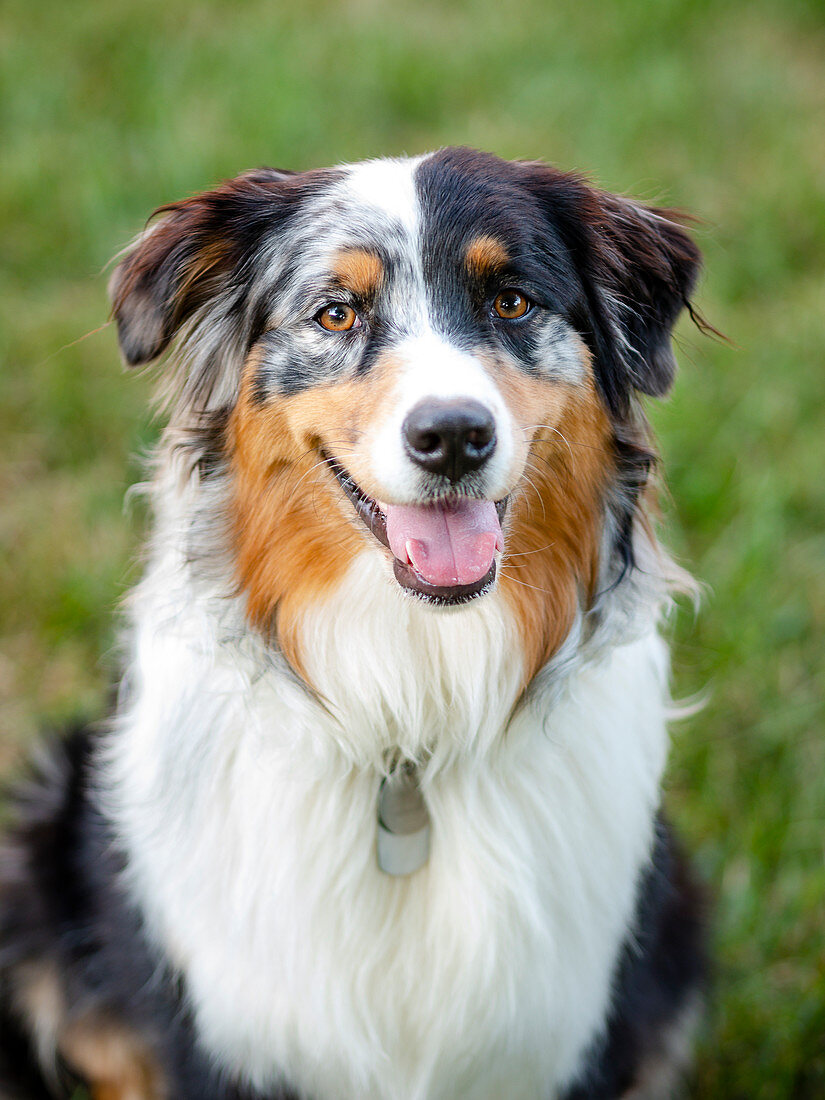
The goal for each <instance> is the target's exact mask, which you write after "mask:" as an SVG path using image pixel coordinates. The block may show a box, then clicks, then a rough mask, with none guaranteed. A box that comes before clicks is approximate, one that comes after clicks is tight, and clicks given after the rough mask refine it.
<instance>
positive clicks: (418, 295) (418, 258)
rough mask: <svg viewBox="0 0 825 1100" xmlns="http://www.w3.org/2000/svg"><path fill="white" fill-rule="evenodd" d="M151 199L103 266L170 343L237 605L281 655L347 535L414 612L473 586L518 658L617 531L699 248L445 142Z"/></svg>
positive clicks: (651, 215)
mask: <svg viewBox="0 0 825 1100" xmlns="http://www.w3.org/2000/svg"><path fill="white" fill-rule="evenodd" d="M158 214H159V218H158V220H157V221H156V222H155V223H154V224H153V226H152V227H151V228H150V229H149V230H147V231H146V232H145V233H144V234H143V236H142V237H141V238H140V239H139V241H138V242H137V244H136V246H135V247H134V248H133V249H132V250H131V251H130V252H129V253H128V254H127V255H126V257H125V258H124V259H122V261H121V262H120V264H119V266H118V268H117V270H116V272H115V275H114V278H113V281H112V294H113V301H114V314H115V318H116V320H117V324H118V332H119V336H120V341H121V347H122V349H123V354H124V356H125V358H126V360H127V362H128V363H130V364H141V363H146V362H149V361H150V360H153V359H155V358H156V357H157V356H159V355H160V354H161V353H162V352H163V351H164V350H165V349H166V348H167V346H168V345H169V344H170V343H171V342H172V341H173V339H174V338H175V337H180V338H181V350H180V355H179V361H178V373H177V375H176V378H177V382H176V394H177V404H176V411H175V412H174V414H173V415H174V417H175V419H176V420H177V421H178V426H179V427H184V428H186V429H187V430H189V431H191V432H194V433H195V436H196V438H198V439H199V440H200V442H199V449H200V465H199V470H200V474H199V476H201V477H203V478H206V479H208V478H209V477H210V476H215V472H216V471H220V473H221V474H222V475H224V476H226V477H227V478H228V479H229V482H230V486H231V489H230V495H231V501H232V505H231V508H232V538H233V543H234V546H233V548H234V553H235V555H236V560H237V575H238V579H239V582H240V584H241V585H242V587H243V589H244V590H245V592H246V596H247V605H248V613H249V616H250V619H251V620H252V621H253V622H254V623H255V624H256V625H257V626H259V627H261V628H265V629H272V628H273V625H274V626H275V629H276V631H277V633H278V634H279V635H280V636H281V641H282V644H285V645H286V648H287V649H289V643H288V638H287V635H288V634H289V627H288V623H289V622H290V621H291V619H294V617H295V614H296V608H298V607H300V606H301V605H302V603H306V602H307V601H311V600H313V599H318V598H323V596H324V593H325V592H327V591H329V590H330V589H332V588H334V587H335V586H336V585H337V584H338V583H340V581H341V579H342V577H343V576H344V575H345V573H346V571H347V569H348V568H349V566H350V563H351V561H352V559H353V557H355V556H358V555H360V554H362V553H370V554H373V555H378V556H379V557H380V558H383V559H384V561H385V565H386V569H385V578H386V579H385V583H387V584H390V585H393V586H397V587H398V588H399V590H404V592H405V593H406V594H409V595H411V596H412V597H414V598H417V599H419V600H422V601H426V602H429V603H431V604H433V605H436V606H437V607H443V606H446V605H461V604H464V603H466V602H467V601H469V600H472V599H474V598H476V597H480V596H485V595H486V594H487V593H488V592H490V591H491V590H492V589H493V588H494V587H495V586H496V585H497V584H498V585H500V587H501V588H502V590H503V591H504V594H505V595H506V596H507V598H508V599H509V600H510V602H511V604H512V605H513V606H514V607H515V608H516V609H517V612H518V616H519V619H520V621H521V622H522V623H523V625H524V631H525V638H529V639H530V642H529V645H530V647H531V648H532V649H534V650H535V653H534V661H533V663H534V664H536V663H540V661H541V660H542V659H544V658H545V657H546V656H547V654H548V653H549V652H552V650H553V648H554V647H555V646H557V645H558V643H559V642H560V640H561V639H562V638H563V637H564V635H565V632H566V628H567V627H569V624H570V621H571V616H572V615H573V613H574V610H575V608H576V607H577V606H581V605H582V604H585V605H586V604H587V602H588V601H589V600H592V599H593V598H594V596H595V593H596V589H597V587H598V586H599V585H600V584H601V583H602V582H603V581H604V579H605V578H609V577H610V576H611V572H610V562H609V561H607V560H606V558H615V560H616V563H617V564H616V567H615V569H614V572H613V580H614V581H615V577H616V576H618V575H619V570H620V569H624V568H626V565H627V561H628V558H629V555H630V553H631V550H630V547H631V545H632V527H633V514H634V509H635V507H636V500H637V495H638V491H639V489H640V487H641V486H642V484H643V482H644V478H645V474H646V470H647V463H648V461H649V452H648V451H647V450H646V448H645V446H644V439H643V435H642V434H641V433H640V430H639V429H640V423H641V421H640V418H639V412H638V401H637V395H638V394H639V393H643V394H652V395H661V394H664V393H665V392H666V390H667V389H668V387H669V386H670V383H671V381H672V379H673V374H674V361H673V356H672V352H671V347H670V334H671V329H672V326H673V323H674V321H675V320H676V318H677V316H678V314H679V312H680V311H681V309H682V308H683V306H685V305H687V303H688V296H689V294H690V292H691V289H692V287H693V284H694V281H695V278H696V273H697V268H698V262H699V254H698V251H697V249H696V247H695V245H694V244H693V243H692V241H691V240H690V238H689V237H688V236H687V235H686V233H685V232H684V230H683V229H682V228H680V227H679V226H678V225H677V224H675V223H674V220H673V217H672V216H671V215H670V214H669V213H668V212H666V211H656V210H652V209H649V208H647V207H645V206H641V205H639V204H637V203H634V202H630V201H627V200H624V199H621V198H617V197H616V196H613V195H610V194H607V193H605V192H602V191H599V190H596V189H594V188H593V187H591V186H589V185H588V184H587V183H585V182H584V181H583V180H582V179H581V178H579V177H577V176H574V175H570V174H565V173H562V172H559V171H557V170H555V169H552V168H549V167H546V166H544V165H539V164H535V163H511V162H505V161H502V160H499V159H497V158H496V157H493V156H490V155H486V154H482V153H476V152H472V151H469V150H465V149H446V150H442V151H440V152H438V153H434V154H432V155H430V156H426V157H422V158H418V159H413V160H379V161H372V162H368V163H365V164H360V165H355V166H351V167H343V168H338V169H332V170H329V171H322V172H306V173H299V174H290V173H286V172H279V171H275V170H266V169H264V170H260V171H256V172H251V173H248V174H246V175H243V176H240V177H238V178H237V179H235V180H232V181H230V182H229V183H226V184H224V185H222V186H221V187H219V188H217V189H216V190H214V191H211V192H207V193H205V194H203V195H198V196H196V197H194V198H191V199H188V200H185V201H183V202H179V203H174V204H171V205H170V206H167V207H164V208H162V209H161V210H160V211H159V212H158ZM607 527H611V530H612V532H613V534H612V536H611V539H612V545H610V546H607V547H606V545H605V531H606V529H607ZM497 573H498V576H497Z"/></svg>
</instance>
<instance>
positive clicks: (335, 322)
mask: <svg viewBox="0 0 825 1100" xmlns="http://www.w3.org/2000/svg"><path fill="white" fill-rule="evenodd" d="M315 320H316V321H317V322H318V324H319V325H320V326H321V328H325V329H326V330H327V332H347V331H348V330H349V329H351V328H352V327H353V325H354V324H355V322H356V321H357V320H358V314H357V313H356V312H355V310H354V309H353V308H352V306H347V305H344V303H343V302H333V303H332V305H329V306H324V308H323V309H322V310H321V311H320V312H319V313H316V314H315Z"/></svg>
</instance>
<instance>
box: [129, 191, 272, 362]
mask: <svg viewBox="0 0 825 1100" xmlns="http://www.w3.org/2000/svg"><path fill="white" fill-rule="evenodd" d="M288 175H289V173H286V172H280V171H277V170H275V169H259V170H257V171H254V172H248V173H245V174H244V175H241V176H238V177H237V178H236V179H233V180H229V181H228V182H227V183H224V184H221V186H220V187H217V188H215V190H213V191H207V192H204V193H203V194H201V195H196V196H194V197H193V198H190V199H184V200H183V201H181V202H175V203H170V204H169V205H167V206H162V207H160V208H159V209H158V210H156V211H155V213H154V215H153V217H156V218H158V220H157V221H156V222H155V223H154V224H153V225H151V226H150V227H149V228H148V229H146V230H145V231H144V232H143V233H142V234H141V236H140V237H139V238H138V240H137V241H136V243H135V244H134V246H133V247H132V248H131V249H130V250H129V251H128V252H127V254H126V256H125V257H124V258H123V259H122V260H121V261H120V263H119V264H118V265H117V267H116V268H115V271H114V274H113V276H112V279H111V281H110V283H109V294H110V297H111V300H112V312H113V315H114V318H115V320H116V322H117V330H118V338H119V340H120V347H121V351H122V352H123V357H124V359H125V361H126V363H127V364H128V365H129V366H138V365H140V364H142V363H149V362H151V360H153V359H156V358H157V357H158V356H159V355H160V354H161V353H162V352H163V351H164V350H165V349H166V347H167V346H168V345H169V342H170V341H171V340H172V338H173V337H174V336H175V334H176V333H177V332H178V331H179V330H180V329H181V327H182V326H183V325H184V324H185V323H186V322H187V321H189V320H190V319H191V318H192V317H193V316H194V315H195V314H196V313H198V311H199V310H200V309H201V308H202V307H204V306H206V305H207V304H208V303H209V302H210V301H213V300H216V299H218V298H220V297H221V296H224V297H226V296H229V297H230V298H231V297H232V296H236V297H237V296H239V295H240V293H241V292H242V290H243V289H244V276H248V275H249V271H248V266H249V261H250V257H251V255H252V253H253V251H254V248H255V246H256V244H257V243H258V242H259V241H260V238H261V235H262V233H263V232H264V231H265V230H266V228H267V227H269V226H271V225H272V224H273V223H274V222H275V221H277V211H278V198H279V188H278V184H279V182H280V181H281V180H283V179H285V178H287V177H288ZM242 269H245V270H242Z"/></svg>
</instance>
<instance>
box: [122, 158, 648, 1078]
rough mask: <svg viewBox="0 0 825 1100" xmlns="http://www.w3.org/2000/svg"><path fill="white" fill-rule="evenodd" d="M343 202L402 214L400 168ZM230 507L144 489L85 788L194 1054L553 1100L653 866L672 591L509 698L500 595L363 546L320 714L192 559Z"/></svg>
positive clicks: (514, 679)
mask: <svg viewBox="0 0 825 1100" xmlns="http://www.w3.org/2000/svg"><path fill="white" fill-rule="evenodd" d="M406 170H407V172H409V169H406ZM356 182H357V188H360V193H361V197H362V198H364V200H365V201H370V202H375V203H376V204H377V205H381V204H383V207H384V209H385V212H388V213H391V214H392V215H393V216H394V217H395V216H397V217H398V218H399V219H401V220H402V221H403V220H404V218H405V217H406V215H405V210H407V211H408V208H409V192H407V191H404V189H403V187H402V186H401V182H403V172H402V171H401V169H400V168H399V167H398V166H397V165H396V164H395V163H394V162H393V164H391V165H390V166H385V167H383V168H381V169H379V168H374V167H372V168H370V167H369V166H367V168H365V169H362V170H361V175H360V176H357V179H356ZM393 187H394V188H396V191H394V192H393V193H392V194H393V196H394V197H392V198H387V197H386V196H387V188H390V190H392V188H393ZM357 188H356V190H357ZM381 196H384V199H383V200H382V199H381ZM405 204H406V206H405ZM408 224H410V225H414V219H413V220H412V222H410V221H409V219H408ZM463 365H464V366H466V364H463ZM493 399H494V395H493V398H491V400H493ZM220 492H221V490H220V488H214V487H213V488H211V489H206V488H205V487H203V486H201V485H199V484H198V480H197V477H196V476H194V475H192V476H188V475H187V474H185V473H184V474H182V473H181V459H180V458H175V457H174V455H173V453H172V452H169V453H168V454H167V457H166V458H165V459H164V460H163V461H162V462H161V464H160V466H159V473H158V476H157V478H156V481H155V485H154V498H155V506H156V514H157V519H156V533H155V537H154V541H153V548H152V552H151V558H150V563H149V568H148V571H147V574H146V577H145V579H144V581H143V583H142V584H141V585H140V586H139V588H138V589H137V591H136V593H135V594H134V596H133V598H132V601H131V605H130V615H131V619H132V632H131V646H132V652H131V660H130V671H129V674H128V677H127V680H126V689H125V698H124V702H123V705H122V708H121V717H120V718H119V720H118V723H117V725H116V727H115V728H114V730H113V732H112V735H111V737H110V739H109V743H108V746H107V750H106V757H105V760H104V769H105V770H104V776H103V782H102V784H101V789H102V790H103V791H105V792H106V793H105V795H104V794H101V799H102V800H103V802H104V805H105V808H106V810H107V812H108V814H109V815H110V817H111V819H112V821H113V824H114V828H115V830H116V833H117V836H118V837H119V840H120V842H121V843H122V845H123V846H124V848H125V850H126V852H127V855H128V857H129V871H128V880H127V885H128V888H129V890H130V891H131V892H132V894H133V896H134V897H135V899H136V901H137V903H138V904H139V906H140V907H141V909H142V911H143V912H144V914H145V916H146V921H147V927H148V929H149V932H150V935H151V937H152V938H153V939H154V940H155V941H156V942H157V944H158V945H159V946H160V947H161V948H162V950H163V951H164V952H165V953H166V954H167V955H168V956H169V957H170V958H171V960H172V962H173V964H174V965H175V966H176V967H178V968H179V969H180V971H181V973H182V974H183V975H184V977H185V979H186V986H187V989H188V990H189V994H190V997H191V1002H192V1007H193V1011H194V1015H195V1020H196V1026H197V1031H198V1035H199V1037H200V1041H201V1042H202V1044H203V1046H204V1047H205V1049H206V1050H207V1051H208V1052H209V1054H210V1055H211V1056H212V1057H213V1058H215V1059H216V1060H217V1062H218V1063H219V1064H220V1065H221V1066H223V1067H225V1068H226V1069H228V1070H230V1071H231V1072H232V1073H233V1074H237V1075H239V1076H241V1077H248V1078H249V1079H251V1080H252V1081H253V1082H255V1083H256V1084H258V1085H261V1086H266V1085H272V1084H273V1083H275V1082H276V1081H277V1080H278V1079H279V1078H280V1077H283V1078H284V1079H285V1080H286V1081H287V1082H288V1083H289V1084H290V1085H291V1086H292V1087H293V1088H295V1089H296V1090H298V1091H299V1093H300V1094H301V1095H306V1096H312V1097H313V1098H315V1100H455V1098H456V1097H461V1098H463V1100H501V1098H502V1097H505V1096H506V1097H508V1098H509V1100H551V1098H552V1096H553V1095H554V1093H556V1092H558V1091H559V1090H561V1089H562V1088H563V1087H564V1086H565V1084H567V1083H570V1082H571V1081H572V1080H573V1079H574V1078H575V1076H576V1074H577V1072H579V1071H580V1069H581V1067H582V1063H583V1059H584V1058H585V1056H586V1053H587V1051H588V1049H589V1048H590V1047H591V1046H592V1044H593V1043H594V1042H595V1041H596V1040H597V1038H598V1036H599V1034H600V1031H601V1030H602V1028H603V1027H604V1024H605V1020H606V1015H607V1012H608V1009H609V1001H610V983H611V979H612V976H613V971H614V967H615V964H616V960H617V956H618V952H619V949H620V946H621V944H622V942H623V941H624V940H625V938H626V937H627V936H628V934H629V933H632V915H633V907H634V901H635V892H636V887H637V883H638V881H639V876H640V872H641V870H642V868H643V867H644V866H645V864H646V862H647V860H648V858H649V853H650V849H651V843H652V830H653V820H654V814H655V810H656V806H657V802H658V792H659V783H660V779H661V773H662V769H663V766H664V761H665V754H666V743H667V735H666V728H665V720H666V706H667V697H668V693H667V655H666V649H665V646H664V644H663V642H662V641H661V639H660V638H659V636H658V634H657V633H656V629H655V619H656V617H657V612H658V605H659V599H660V595H661V588H660V587H659V586H651V587H650V588H649V589H648V590H646V591H645V592H644V593H641V594H640V593H638V592H637V593H636V595H635V597H634V599H633V601H632V605H625V604H624V603H621V604H620V601H621V600H623V599H624V597H622V596H620V595H617V596H616V597H615V605H616V607H615V612H614V611H613V604H612V603H611V601H610V599H608V600H607V601H606V602H605V603H603V605H602V606H601V607H600V609H599V616H598V617H599V621H600V622H602V623H603V624H607V623H609V621H610V618H611V615H613V614H619V613H620V614H621V621H622V626H621V634H622V637H624V638H629V639H632V640H630V641H629V642H627V644H615V637H616V635H615V633H614V632H608V633H604V631H607V629H608V628H607V627H606V626H605V627H604V630H603V636H605V637H607V636H609V637H610V640H611V643H613V644H611V645H609V646H607V645H598V644H595V643H594V642H593V638H592V637H591V635H592V633H593V632H592V629H591V628H590V627H589V625H587V624H585V623H584V621H583V619H582V618H579V619H578V620H577V623H576V627H575V630H574V632H573V633H572V634H571V636H570V638H569V639H568V641H567V643H565V645H564V646H563V647H562V649H561V651H560V653H559V655H558V656H557V658H556V659H555V660H554V662H552V663H551V665H550V666H549V667H548V668H547V669H545V670H544V672H543V673H542V676H541V678H540V679H538V680H537V681H536V682H535V683H534V685H533V689H532V690H531V691H530V692H529V693H528V694H527V696H526V698H522V696H521V693H522V688H523V678H524V667H523V661H522V653H521V647H520V643H519V635H518V624H517V623H516V622H515V620H514V618H513V615H512V613H511V611H510V609H509V607H508V605H507V604H506V602H505V601H504V599H503V598H502V596H501V593H500V592H498V591H494V592H493V593H492V594H490V595H488V596H486V597H484V598H483V599H481V600H477V601H473V602H471V603H470V604H468V605H464V606H461V607H458V608H455V609H452V610H444V609H441V610H438V609H433V608H431V607H428V606H426V605H425V604H423V603H421V602H419V601H416V600H414V599H411V598H410V597H409V596H407V595H406V594H405V593H403V592H402V591H401V590H400V589H399V587H398V585H397V584H396V583H395V582H394V581H393V580H392V577H391V573H390V570H389V568H388V565H387V562H386V560H385V558H384V554H383V551H382V550H381V549H380V548H379V547H378V546H377V544H376V545H375V546H371V545H370V544H369V543H368V542H367V541H366V540H365V545H364V550H363V552H362V553H361V554H360V555H358V556H357V557H356V558H355V559H354V560H353V561H352V563H351V566H350V568H349V572H348V573H347V576H346V579H345V581H344V582H343V583H342V584H341V585H340V586H339V587H338V588H337V589H336V591H335V593H334V595H332V596H330V597H329V598H328V599H327V600H326V602H318V603H316V604H315V605H313V606H312V607H310V608H308V609H307V613H306V615H305V617H304V619H303V621H302V624H301V629H302V632H303V636H302V641H303V646H302V649H303V652H304V653H305V654H306V655H307V666H308V667H307V672H308V674H309V677H310V679H311V680H312V682H313V683H314V685H315V686H316V688H317V689H318V695H317V696H313V695H312V694H310V693H309V692H307V691H306V689H305V688H304V687H303V686H302V685H301V684H300V683H299V681H298V680H297V678H296V677H295V676H294V674H293V673H292V672H291V671H290V670H289V669H288V668H287V666H286V665H285V664H284V663H283V661H282V659H281V658H280V657H279V656H278V655H277V654H276V653H273V652H272V650H271V649H269V648H268V647H267V646H266V645H265V644H264V642H263V641H262V640H261V639H260V638H258V636H257V635H255V634H254V633H253V632H252V631H251V630H250V629H249V627H248V625H247V623H246V620H245V616H244V605H243V599H242V597H239V596H237V595H233V594H232V587H233V582H232V571H231V565H230V563H228V562H224V561H222V560H221V559H220V557H218V558H213V559H212V568H211V569H210V570H208V571H207V570H206V568H205V567H204V562H203V560H202V559H201V558H200V557H199V554H198V553H194V554H193V547H192V539H193V537H195V536H193V532H197V530H199V529H200V528H202V527H203V523H202V522H201V521H200V520H199V519H198V517H199V516H202V515H205V516H207V517H208V519H209V521H210V523H211V528H212V531H211V535H212V536H216V530H215V529H216V528H219V525H220V516H221V512H222V503H221V499H220ZM217 535H218V536H219V531H218V532H217ZM216 537H217V536H216ZM651 562H652V558H651ZM651 568H652V565H651ZM619 592H621V588H620V589H619ZM597 633H598V632H597ZM588 639H590V640H589V641H588ZM520 700H521V701H520ZM399 753H401V754H403V755H405V756H407V757H408V758H410V759H412V760H416V761H417V762H418V763H419V774H420V781H421V786H422V790H423V793H424V797H425V799H426V802H427V806H428V808H429V812H430V816H431V821H432V850H431V856H430V859H429V862H428V863H427V864H426V866H425V867H423V868H422V869H421V870H420V871H418V872H416V873H415V874H413V875H411V876H409V877H405V878H393V877H390V876H388V875H386V874H384V873H383V872H381V871H380V870H379V868H378V866H377V862H376V857H375V844H376V825H377V821H376V808H377V795H378V787H379V784H380V781H381V778H382V776H383V775H384V774H385V773H386V771H387V769H388V767H389V766H390V763H391V760H392V758H393V757H394V756H396V755H397V754H399Z"/></svg>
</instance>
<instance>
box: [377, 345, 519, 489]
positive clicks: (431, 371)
mask: <svg viewBox="0 0 825 1100" xmlns="http://www.w3.org/2000/svg"><path fill="white" fill-rule="evenodd" d="M393 358H394V359H397V360H398V361H399V366H400V370H399V379H398V384H397V387H396V390H395V394H394V396H393V403H392V412H391V413H390V415H389V416H388V417H387V419H386V420H385V421H384V422H383V423H382V424H381V426H380V428H379V430H378V432H377V434H376V436H375V438H374V442H373V444H372V448H371V450H372V460H373V469H374V472H375V476H376V478H377V479H378V481H379V482H380V484H381V485H382V486H383V487H384V488H385V490H386V491H387V492H388V493H389V494H390V495H391V496H392V498H393V499H394V501H395V502H397V503H402V502H403V503H412V502H414V501H416V500H417V499H418V495H419V492H420V488H419V484H420V479H421V470H420V469H419V468H418V467H417V466H416V465H415V464H414V463H413V462H411V461H410V459H409V458H408V456H407V454H406V452H405V450H404V439H403V434H402V425H403V423H404V420H405V418H406V417H407V415H408V413H409V412H410V410H411V409H412V408H413V407H414V406H415V405H417V404H418V403H419V401H424V400H426V399H427V398H431V397H434V398H439V399H451V398H462V397H464V398H467V399H468V400H472V401H479V402H481V404H482V405H484V406H485V407H486V408H487V409H489V411H490V413H491V414H492V416H493V420H494V422H495V430H496V439H497V442H496V448H495V451H494V452H493V454H492V456H491V458H490V460H489V461H488V462H487V463H486V464H485V467H484V476H485V478H486V482H487V487H488V488H487V493H486V496H488V497H489V498H490V499H492V500H497V499H499V498H500V497H503V496H505V495H506V493H507V492H508V491H509V489H510V485H509V479H510V477H511V476H512V469H511V465H512V462H513V458H514V452H515V446H514V431H515V425H514V424H513V420H512V417H511V415H510V411H509V409H508V408H507V404H506V402H505V401H504V398H503V397H502V395H501V393H500V392H499V389H498V387H497V386H496V385H495V383H494V382H493V380H492V378H490V376H489V374H488V373H487V371H486V370H485V369H484V367H483V366H482V364H481V363H480V361H479V360H478V359H477V358H476V357H475V356H474V355H470V354H468V353H467V352H464V351H461V350H460V349H459V348H456V347H454V346H453V345H452V344H450V343H448V342H447V341H446V340H445V339H444V338H443V337H441V336H439V335H438V334H437V333H435V332H433V331H432V330H430V331H428V332H425V333H422V334H420V335H417V336H414V337H411V338H410V339H407V340H404V341H403V342H402V343H400V344H398V345H397V346H396V347H395V348H394V349H393Z"/></svg>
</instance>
